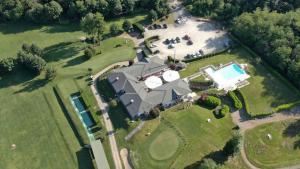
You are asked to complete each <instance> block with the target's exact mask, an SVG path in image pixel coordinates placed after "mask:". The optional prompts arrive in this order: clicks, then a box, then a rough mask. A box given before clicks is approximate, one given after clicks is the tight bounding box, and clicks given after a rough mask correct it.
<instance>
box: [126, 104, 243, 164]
mask: <svg viewBox="0 0 300 169" xmlns="http://www.w3.org/2000/svg"><path fill="white" fill-rule="evenodd" d="M179 107H180V106H179ZM177 108H178V107H177ZM177 108H176V107H174V108H171V109H169V110H167V111H166V112H163V113H162V117H163V118H164V119H165V120H167V123H166V122H164V120H161V122H159V120H158V119H155V120H151V121H149V122H147V123H146V125H145V126H144V128H143V129H142V130H141V132H139V133H138V134H137V135H136V136H135V137H134V138H133V140H131V141H130V142H129V143H128V146H129V147H130V148H131V149H132V154H133V162H134V164H135V166H136V168H145V167H147V168H149V169H151V168H184V167H186V166H188V165H191V164H192V163H194V162H196V161H198V160H201V159H202V158H203V157H205V156H208V155H212V154H214V152H218V151H219V150H220V149H222V148H223V146H224V144H225V143H226V141H227V140H228V139H229V138H230V137H231V135H232V128H233V127H234V125H233V123H232V122H231V118H230V116H226V117H225V118H223V119H216V118H215V117H214V116H213V114H212V112H211V111H209V110H207V109H204V108H201V107H199V106H197V105H194V106H192V107H191V108H189V109H181V110H178V109H177ZM179 109H180V108H179ZM208 118H211V119H212V122H211V123H207V121H206V120H207V119H208ZM166 124H169V125H170V124H171V126H169V125H166ZM170 130H173V132H174V133H175V134H177V139H179V140H180V145H179V148H176V147H177V146H176V145H174V144H177V143H174V141H170V140H169V139H172V138H173V137H174V136H170V137H169V136H168V134H166V133H165V132H166V131H170ZM174 130H175V131H174ZM149 132H150V133H151V135H150V136H146V134H147V133H149ZM158 133H159V135H158ZM161 135H164V137H162V136H161ZM171 135H173V134H171ZM161 137H162V138H161ZM157 139H161V140H164V141H166V143H165V144H167V145H165V146H164V145H161V147H164V148H165V147H168V146H172V147H173V151H171V150H169V151H168V153H167V155H169V156H171V154H173V155H172V156H171V157H169V158H168V159H167V160H157V159H155V158H151V155H152V153H153V152H152V151H153V150H152V148H153V147H152V144H156V142H157ZM174 139H175V138H173V139H172V140H174ZM149 142H150V143H149ZM158 148H159V147H158ZM164 148H161V150H160V152H159V153H158V154H160V156H163V155H164V154H165V152H164V151H163V149H164ZM157 151H158V150H157ZM174 151H176V152H175V153H174ZM149 156H150V157H149ZM222 167H223V168H232V167H233V168H239V169H243V168H246V167H245V165H244V164H243V162H242V160H241V159H240V156H237V157H235V158H233V159H230V160H229V161H228V162H226V163H225V164H224V165H223V166H222Z"/></svg>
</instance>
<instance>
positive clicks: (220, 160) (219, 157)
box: [184, 150, 228, 169]
mask: <svg viewBox="0 0 300 169" xmlns="http://www.w3.org/2000/svg"><path fill="white" fill-rule="evenodd" d="M208 158H210V159H212V160H214V161H215V162H216V163H217V164H220V165H223V164H224V163H225V162H226V161H227V160H228V157H227V156H226V155H224V153H223V151H222V150H218V151H214V152H211V153H209V154H207V155H206V156H204V157H203V158H202V159H201V160H200V161H197V162H195V163H193V164H191V165H188V166H186V167H184V169H198V167H199V165H200V164H201V163H202V162H203V160H204V159H208Z"/></svg>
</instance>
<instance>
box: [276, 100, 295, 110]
mask: <svg viewBox="0 0 300 169" xmlns="http://www.w3.org/2000/svg"><path fill="white" fill-rule="evenodd" d="M299 105H300V101H296V102H293V103H288V104H282V105H280V106H278V107H276V108H275V109H274V112H280V111H285V110H290V109H291V108H293V107H295V106H299Z"/></svg>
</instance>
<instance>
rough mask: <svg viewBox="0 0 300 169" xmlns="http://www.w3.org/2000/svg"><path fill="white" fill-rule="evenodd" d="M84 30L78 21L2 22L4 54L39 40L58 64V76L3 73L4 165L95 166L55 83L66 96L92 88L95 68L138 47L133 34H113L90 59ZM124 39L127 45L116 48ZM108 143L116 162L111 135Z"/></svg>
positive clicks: (0, 81) (0, 54) (47, 55)
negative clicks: (129, 37) (83, 40)
mask: <svg viewBox="0 0 300 169" xmlns="http://www.w3.org/2000/svg"><path fill="white" fill-rule="evenodd" d="M80 36H84V34H83V33H82V32H81V31H79V28H78V25H69V24H67V25H52V26H33V25H26V24H22V23H19V24H0V40H1V44H2V45H0V58H1V57H8V56H14V55H15V54H16V53H17V52H18V50H19V49H20V48H21V45H22V44H23V43H24V42H26V43H36V44H37V45H39V46H41V47H44V48H46V50H45V60H46V61H47V62H48V64H49V65H52V66H53V67H54V68H55V69H57V77H56V79H55V80H54V81H53V82H47V81H45V80H44V74H41V75H40V76H37V77H34V76H31V75H30V74H31V73H30V72H27V71H25V70H17V72H18V73H17V72H16V73H13V74H11V75H9V76H5V77H0V101H1V102H0V107H1V109H0V115H1V117H2V118H1V119H0V122H1V124H0V127H1V129H0V134H1V135H2V137H1V138H0V149H1V150H3V153H1V155H0V158H1V160H0V168H7V169H10V168H32V169H35V168H46V169H47V168H51V169H52V168H65V169H74V168H78V169H87V168H89V169H90V168H91V169H92V168H93V165H92V161H91V158H90V156H89V153H88V152H87V151H86V150H85V149H82V148H81V146H80V144H79V142H78V139H77V138H76V136H75V134H74V132H73V130H72V128H71V127H70V124H69V123H68V120H67V119H66V117H65V115H64V113H63V111H62V110H61V107H60V105H59V104H58V101H57V98H56V97H55V95H54V92H53V86H55V85H57V84H58V86H60V88H61V89H62V91H63V94H64V96H65V97H66V98H69V94H71V93H74V92H78V91H79V90H80V89H83V90H89V87H88V86H87V84H88V82H89V80H87V79H88V77H89V73H90V72H89V71H88V69H89V68H91V69H92V70H93V72H96V71H98V70H101V69H103V68H104V67H106V66H108V65H110V64H111V63H115V62H119V61H125V60H129V59H132V58H134V56H135V50H134V49H133V46H134V44H133V42H132V41H131V40H125V39H123V38H109V39H107V40H105V41H103V42H102V43H101V46H99V47H97V50H98V51H100V50H101V54H98V55H96V56H94V57H93V58H92V59H90V60H88V61H87V60H85V59H84V58H83V51H82V50H83V48H84V47H85V46H86V44H84V43H81V42H79V40H78V39H79V37H80ZM126 42H127V43H126ZM119 44H121V47H118V48H116V47H115V46H116V45H119ZM89 103H91V104H93V102H92V101H90V100H89ZM94 103H95V102H94ZM93 106H95V105H91V107H92V108H94V107H93ZM100 120H102V119H100ZM13 143H15V144H16V145H17V149H16V150H15V151H12V150H11V149H10V148H11V147H10V146H11V144H13ZM103 144H104V147H105V151H106V153H107V154H108V157H107V158H108V160H109V162H110V165H113V162H112V158H111V155H110V148H109V144H108V139H106V140H105V141H104V143H103ZM3 154H5V156H3ZM112 168H113V166H112Z"/></svg>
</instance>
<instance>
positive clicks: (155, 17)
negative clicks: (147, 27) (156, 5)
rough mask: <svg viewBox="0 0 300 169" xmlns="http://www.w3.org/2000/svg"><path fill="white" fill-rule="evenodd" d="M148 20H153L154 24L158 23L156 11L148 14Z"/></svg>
mask: <svg viewBox="0 0 300 169" xmlns="http://www.w3.org/2000/svg"><path fill="white" fill-rule="evenodd" d="M148 18H149V20H151V21H152V22H154V21H156V20H157V19H158V15H157V12H156V11H155V10H153V9H152V10H151V11H150V12H149V14H148Z"/></svg>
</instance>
